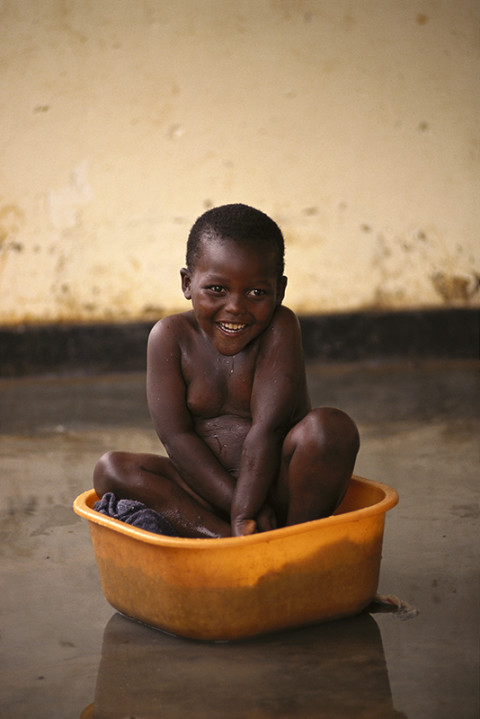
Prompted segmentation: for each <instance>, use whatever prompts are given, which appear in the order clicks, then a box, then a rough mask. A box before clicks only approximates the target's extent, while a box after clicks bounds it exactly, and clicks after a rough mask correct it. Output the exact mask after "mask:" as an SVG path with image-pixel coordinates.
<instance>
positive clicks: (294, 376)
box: [231, 307, 309, 536]
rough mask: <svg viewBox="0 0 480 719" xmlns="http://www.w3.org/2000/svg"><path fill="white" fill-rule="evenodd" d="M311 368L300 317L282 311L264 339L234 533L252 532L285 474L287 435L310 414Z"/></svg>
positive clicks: (233, 515)
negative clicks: (301, 415) (308, 368)
mask: <svg viewBox="0 0 480 719" xmlns="http://www.w3.org/2000/svg"><path fill="white" fill-rule="evenodd" d="M307 405H308V395H307V390H306V377H305V364H304V357H303V349H302V343H301V333H300V326H299V323H298V320H297V318H296V316H295V315H294V314H293V312H291V311H290V310H289V309H287V308H286V307H279V308H278V310H277V312H276V314H275V317H274V319H273V322H272V325H271V327H270V328H269V329H267V330H266V332H265V336H264V337H263V338H262V348H261V351H260V355H259V357H258V360H257V366H256V370H255V378H254V384H253V390H252V398H251V413H252V426H251V428H250V430H249V432H248V434H247V436H246V438H245V441H244V445H243V452H242V459H241V465H240V474H239V478H238V481H237V485H236V488H235V492H234V497H233V502H232V510H231V524H232V534H233V535H234V536H239V535H243V534H250V533H252V532H253V531H255V530H256V529H258V527H257V516H258V514H259V512H260V511H261V510H262V508H263V507H264V504H265V501H266V498H267V495H268V491H269V489H270V487H271V486H272V484H273V483H274V482H275V481H276V479H277V478H278V475H279V471H280V461H281V452H282V445H283V440H284V438H285V435H286V434H287V432H288V431H289V429H290V428H291V427H292V426H293V424H294V423H295V422H296V421H298V419H299V416H298V413H302V411H303V413H305V412H306V411H308V409H309V407H308V406H307Z"/></svg>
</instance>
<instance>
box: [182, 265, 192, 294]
mask: <svg viewBox="0 0 480 719" xmlns="http://www.w3.org/2000/svg"><path fill="white" fill-rule="evenodd" d="M180 276H181V278H182V292H183V294H184V297H185V299H187V300H191V299H192V291H191V289H190V284H191V279H190V273H189V271H188V270H187V268H186V267H183V268H182V269H181V270H180Z"/></svg>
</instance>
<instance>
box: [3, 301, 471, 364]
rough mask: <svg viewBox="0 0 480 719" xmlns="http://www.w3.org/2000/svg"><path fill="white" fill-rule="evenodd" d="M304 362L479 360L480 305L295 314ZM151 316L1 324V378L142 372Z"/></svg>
mask: <svg viewBox="0 0 480 719" xmlns="http://www.w3.org/2000/svg"><path fill="white" fill-rule="evenodd" d="M300 322H301V326H302V332H303V341H304V347H305V356H306V358H307V360H308V361H315V360H320V361H325V362H368V361H402V360H408V361H412V360H435V359H443V360H446V359H455V360H472V359H478V358H479V327H480V310H478V309H449V310H424V311H421V310H418V311H405V312H376V313H372V312H352V313H348V314H335V315H318V316H308V317H301V318H300ZM152 324H153V323H152V322H135V323H129V324H95V325H32V326H21V327H5V328H0V376H1V377H19V376H25V375H33V374H66V373H83V374H92V373H105V372H129V371H143V370H144V369H145V350H146V343H147V338H148V333H149V331H150V329H151V327H152Z"/></svg>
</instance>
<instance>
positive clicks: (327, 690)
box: [0, 363, 480, 719]
mask: <svg viewBox="0 0 480 719" xmlns="http://www.w3.org/2000/svg"><path fill="white" fill-rule="evenodd" d="M309 381H310V386H311V390H312V395H313V398H314V401H315V403H316V404H334V405H337V406H339V407H341V408H343V409H345V410H346V411H348V412H349V413H350V414H352V416H353V417H354V418H355V419H356V420H357V422H358V424H359V427H360V430H361V435H362V448H361V452H360V456H359V459H358V463H357V467H356V472H357V474H360V475H363V476H367V477H371V478H372V479H377V480H379V481H383V482H386V483H387V484H390V485H392V486H393V487H395V488H396V489H397V491H398V492H399V495H400V503H399V505H398V506H397V507H396V508H395V509H393V510H391V511H390V512H389V513H388V515H387V523H386V529H385V538H384V547H383V560H382V568H381V575H380V583H379V592H380V593H381V594H393V595H396V596H398V597H400V598H401V599H402V600H404V601H406V602H408V603H409V604H410V605H412V606H413V607H415V608H416V609H418V612H419V613H418V615H417V616H415V617H414V618H410V619H402V618H401V617H400V616H399V615H398V614H397V613H394V612H379V611H377V610H378V607H376V609H375V611H374V608H372V611H370V612H365V613H363V614H362V615H360V616H358V617H353V618H350V619H345V620H341V621H336V622H330V623H327V624H323V625H318V626H316V627H310V628H303V629H297V630H292V631H289V632H284V633H280V634H276V635H272V636H269V637H264V638H258V639H255V640H250V641H243V642H240V643H233V644H204V643H198V642H194V641H188V640H183V639H178V638H175V637H171V636H167V635H165V634H162V633H160V632H157V631H155V630H151V629H149V628H147V627H144V626H141V625H139V624H137V623H134V622H132V621H130V620H128V619H125V618H124V617H121V616H120V615H118V614H117V613H116V612H115V610H113V609H112V608H111V607H110V606H109V605H108V604H107V602H106V601H105V599H104V598H103V595H102V592H101V588H100V585H99V581H98V575H97V570H96V565H95V557H94V554H93V550H92V547H91V543H90V537H89V531H88V525H87V523H86V522H85V521H83V520H81V519H79V518H78V517H77V516H76V515H75V514H74V513H73V511H72V509H71V504H72V501H73V499H74V497H75V496H76V495H77V494H79V493H80V492H82V491H83V490H85V489H88V488H90V486H91V479H90V477H91V470H92V466H93V464H94V462H95V460H96V458H97V457H98V455H100V454H101V453H102V452H103V451H105V449H108V448H124V449H132V450H145V451H151V450H155V448H156V447H157V442H156V439H155V436H154V434H153V432H152V430H151V428H150V423H149V419H148V413H147V411H146V407H145V394H144V388H143V382H144V378H143V376H142V375H141V374H133V375H125V376H118V377H117V376H115V377H112V376H110V377H90V378H70V379H66V378H64V379H58V378H47V379H45V378H44V379H38V380H35V379H23V380H11V381H0V396H1V403H0V513H1V514H0V516H1V523H0V533H1V538H0V539H1V543H0V558H1V561H0V581H1V588H2V591H1V604H0V614H1V635H0V651H1V672H0V716H2V718H3V719H10V717H12V718H13V717H15V719H17V718H18V717H22V718H23V717H32V719H33V718H35V719H44V718H45V719H46V718H47V717H48V719H52V717H54V718H56V717H62V719H69V718H70V717H71V718H72V719H73V718H79V717H84V718H86V717H97V718H105V719H106V718H107V717H108V718H110V717H111V718H112V719H113V718H114V717H115V719H122V718H124V717H125V718H127V717H128V718H132V717H135V718H136V719H158V718H159V717H166V718H172V719H173V718H175V719H176V718H177V717H179V718H180V717H182V718H183V717H196V718H197V717H198V718H201V717H207V716H208V717H219V718H220V717H222V719H223V718H224V717H226V716H230V717H233V718H235V719H236V718H237V717H238V718H240V717H242V719H243V718H245V719H246V718H248V719H267V718H268V719H270V718H272V719H273V717H275V718H280V719H281V718H285V719H287V718H288V719H290V718H292V719H293V718H296V717H309V718H312V717H322V718H324V717H325V718H329V717H332V718H333V717H335V718H337V717H348V718H349V719H350V718H352V717H362V718H363V719H367V718H368V719H375V718H378V719H388V718H389V717H407V718H408V719H443V718H445V719H452V718H455V719H477V717H478V714H479V706H478V696H479V694H478V689H479V687H478V677H479V654H478V639H479V621H478V619H479V582H478V579H479V575H478V559H479V551H478V548H479V543H478V517H479V493H478V479H479V467H480V446H479V441H480V440H479V438H480V410H479V407H480V375H479V368H478V365H474V364H473V363H468V364H465V363H463V364H459V363H456V364H452V363H450V364H448V363H447V364H431V365H428V366H427V365H422V366H417V367H412V366H395V367H393V366H389V367H386V366H379V367H375V366H368V367H365V366H348V367H345V366H339V367H331V366H330V367H328V368H327V369H324V368H321V367H320V366H317V365H311V366H310V367H309Z"/></svg>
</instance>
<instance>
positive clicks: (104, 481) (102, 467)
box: [93, 451, 120, 497]
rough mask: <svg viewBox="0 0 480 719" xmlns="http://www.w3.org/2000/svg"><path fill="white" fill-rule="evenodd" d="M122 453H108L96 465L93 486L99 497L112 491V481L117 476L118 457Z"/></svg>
mask: <svg viewBox="0 0 480 719" xmlns="http://www.w3.org/2000/svg"><path fill="white" fill-rule="evenodd" d="M119 454H120V452H114V451H111V452H106V453H105V454H103V455H102V456H101V457H100V459H99V460H98V462H97V463H96V465H95V468H94V470H93V486H94V489H95V491H96V493H97V494H98V496H99V497H101V496H103V495H104V494H105V492H108V491H109V490H110V480H111V479H112V478H113V477H114V476H115V474H116V469H115V468H116V465H117V464H118V455H119Z"/></svg>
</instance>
